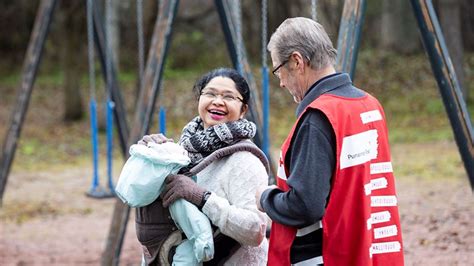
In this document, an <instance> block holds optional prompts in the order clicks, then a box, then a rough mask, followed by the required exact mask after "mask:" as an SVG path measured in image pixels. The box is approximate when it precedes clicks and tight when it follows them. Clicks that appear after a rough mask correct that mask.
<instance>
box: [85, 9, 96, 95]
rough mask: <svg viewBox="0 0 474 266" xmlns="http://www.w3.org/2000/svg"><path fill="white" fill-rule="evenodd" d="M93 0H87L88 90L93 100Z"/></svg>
mask: <svg viewBox="0 0 474 266" xmlns="http://www.w3.org/2000/svg"><path fill="white" fill-rule="evenodd" d="M93 5H94V2H93V0H87V48H88V57H89V91H90V97H91V99H93V100H95V97H96V95H95V64H94V29H93V16H92V10H93Z"/></svg>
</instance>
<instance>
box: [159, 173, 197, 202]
mask: <svg viewBox="0 0 474 266" xmlns="http://www.w3.org/2000/svg"><path fill="white" fill-rule="evenodd" d="M205 192H206V190H205V189H204V188H202V187H200V186H198V185H197V184H196V183H195V182H194V181H193V180H192V179H191V178H190V177H188V176H185V175H169V176H168V177H167V178H166V187H165V189H164V191H163V192H162V193H161V195H163V196H162V199H163V207H165V208H167V207H168V206H169V205H170V204H171V203H173V202H175V201H176V200H177V199H180V198H183V199H185V200H187V201H189V202H191V203H192V204H194V205H196V206H197V207H202V206H201V204H202V202H203V197H204V193H205Z"/></svg>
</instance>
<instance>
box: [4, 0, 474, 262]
mask: <svg viewBox="0 0 474 266" xmlns="http://www.w3.org/2000/svg"><path fill="white" fill-rule="evenodd" d="M56 3H57V0H42V1H41V3H40V6H39V8H38V12H37V16H36V20H35V24H34V28H33V31H32V33H31V37H30V42H29V45H28V50H27V53H26V57H25V60H24V64H23V71H22V80H21V85H20V86H19V89H18V91H19V93H18V97H17V100H16V105H15V107H14V110H13V115H12V119H11V123H10V127H9V130H8V132H7V135H6V138H5V140H4V143H3V147H2V160H1V168H0V205H1V202H2V198H3V193H4V191H5V187H6V184H7V177H8V174H9V172H10V168H11V164H12V162H13V158H14V154H15V150H16V146H17V142H18V139H19V136H20V133H21V129H22V125H23V122H24V118H25V115H26V111H27V109H28V104H29V100H30V97H31V92H32V89H33V85H34V81H35V78H36V74H37V71H38V67H39V63H40V61H41V55H42V51H43V48H44V43H45V40H46V36H47V33H48V31H49V25H50V23H51V20H52V16H53V13H54V8H55V6H56ZM178 3H179V1H178V0H163V1H162V2H161V5H160V9H159V15H158V18H157V21H156V24H155V29H154V33H153V39H152V44H151V47H150V52H149V55H148V62H147V64H146V69H145V73H144V77H143V82H142V85H141V89H140V96H139V100H138V104H137V108H136V110H135V116H134V119H133V123H132V125H133V126H132V127H131V128H132V130H130V127H129V125H128V123H127V120H126V115H125V105H124V102H123V97H122V95H121V92H120V89H119V86H118V82H117V76H116V70H115V69H114V67H113V64H112V71H111V74H110V75H111V77H110V78H111V81H112V86H111V92H110V93H111V97H112V99H113V101H114V102H115V109H114V118H115V121H116V124H117V127H118V133H119V141H120V147H121V152H122V155H123V157H124V158H127V156H128V153H127V148H128V146H129V145H130V144H132V143H135V142H136V141H137V140H138V139H139V138H140V137H141V136H142V135H144V134H146V133H147V132H148V130H149V125H150V122H151V120H152V115H153V109H154V103H155V102H156V99H157V96H158V91H159V89H160V83H161V81H162V73H163V67H164V62H165V59H166V56H167V50H168V46H169V43H170V40H171V33H172V24H173V20H174V17H175V15H176V10H177V7H178ZM411 4H412V8H413V12H414V14H415V16H416V18H417V22H418V27H419V29H420V32H421V35H422V39H423V43H424V46H425V50H426V52H427V55H428V57H429V59H430V62H431V66H432V69H433V72H434V75H435V77H436V80H437V82H438V87H439V89H440V92H441V95H442V97H443V102H444V104H445V107H446V111H447V113H448V117H449V119H450V122H451V125H452V128H453V131H454V137H455V140H456V143H457V145H458V148H459V151H460V153H461V157H462V159H463V162H464V166H465V168H466V172H467V174H468V177H469V180H470V184H471V187H472V188H474V133H473V129H472V125H471V122H470V117H469V113H468V112H467V108H466V104H465V101H464V99H463V97H462V94H461V90H460V84H459V82H458V81H457V78H456V74H455V72H454V68H453V66H452V63H451V60H450V57H449V53H448V51H447V48H446V45H445V42H444V38H443V35H442V32H441V28H440V26H439V23H438V20H437V16H436V13H435V12H434V8H433V5H432V2H431V1H430V0H411ZM215 5H216V8H217V10H218V13H219V17H220V19H221V24H222V28H223V31H224V35H225V39H226V42H227V47H228V49H229V53H230V56H231V59H232V63H233V64H234V67H236V68H237V66H238V65H239V64H240V65H241V66H242V69H243V74H244V76H245V77H246V79H247V80H248V81H249V84H250V87H251V88H256V87H257V86H256V84H255V81H254V80H253V78H252V75H251V71H250V66H249V64H248V62H247V60H246V55H245V49H243V50H242V51H243V53H242V54H241V55H240V56H237V48H236V43H237V42H236V38H237V36H236V32H235V26H233V25H234V24H232V18H231V16H230V13H229V12H230V4H229V1H227V0H215ZM365 9H366V1H365V0H346V2H345V4H344V9H343V14H342V18H341V24H340V28H339V39H338V42H337V46H338V59H337V70H338V71H343V72H347V73H349V74H350V75H351V77H354V73H355V66H356V61H357V52H358V47H359V43H360V33H361V28H362V25H363V19H364V13H365ZM100 21H101V20H100V14H99V13H97V12H94V34H95V40H96V48H97V50H98V52H99V58H100V62H101V67H102V70H103V71H102V72H103V73H107V71H106V69H105V68H106V64H105V41H104V36H105V34H104V28H103V25H102V24H101V22H100ZM103 76H104V78H106V74H104V75H103ZM254 99H255V100H254V102H252V103H250V105H251V108H250V110H251V112H250V117H251V119H252V118H253V120H254V121H255V122H256V123H257V125H258V126H259V127H260V125H261V122H260V121H261V119H260V117H261V116H260V114H259V110H261V109H260V108H259V104H258V102H257V101H256V99H257V98H255V97H254ZM261 141H262V137H261V136H260V135H257V138H256V142H257V144H258V145H259V146H260V144H261ZM129 212H130V208H128V206H126V205H124V204H123V203H122V202H121V201H120V200H117V201H116V204H115V208H114V213H113V217H112V223H111V226H110V230H109V236H108V239H107V245H106V249H105V251H104V253H103V254H102V265H118V264H119V259H120V252H121V247H122V244H123V238H124V235H125V229H126V224H127V221H128V217H129Z"/></svg>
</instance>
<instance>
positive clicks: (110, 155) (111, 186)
mask: <svg viewBox="0 0 474 266" xmlns="http://www.w3.org/2000/svg"><path fill="white" fill-rule="evenodd" d="M106 109H107V111H106V120H107V127H106V132H107V177H108V183H109V184H108V185H109V189H110V192H112V193H113V192H114V184H113V181H112V161H113V133H114V119H113V112H114V102H112V101H111V100H110V99H108V100H107V108H106Z"/></svg>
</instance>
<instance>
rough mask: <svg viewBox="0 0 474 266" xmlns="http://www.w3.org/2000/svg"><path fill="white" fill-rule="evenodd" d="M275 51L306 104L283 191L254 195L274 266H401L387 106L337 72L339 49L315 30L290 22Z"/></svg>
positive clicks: (284, 158)
mask: <svg viewBox="0 0 474 266" xmlns="http://www.w3.org/2000/svg"><path fill="white" fill-rule="evenodd" d="M267 48H268V50H269V52H270V54H271V58H272V62H273V66H274V70H273V74H275V75H276V76H277V77H278V78H279V79H280V86H281V87H282V88H286V89H287V90H288V91H289V92H290V94H291V95H292V96H293V98H294V100H295V101H296V102H297V103H298V104H299V105H298V107H297V110H296V115H297V120H296V122H295V124H294V126H293V128H292V130H291V132H290V134H289V135H288V137H287V139H286V141H285V142H284V143H283V146H282V149H281V157H280V162H279V168H278V174H277V186H271V187H265V188H262V189H260V190H259V191H258V192H257V194H256V200H257V204H258V205H259V209H260V210H262V211H265V212H266V213H267V214H268V216H269V217H270V218H271V219H272V221H273V223H272V228H271V234H270V246H269V257H268V265H272V266H273V265H290V264H292V265H318V264H323V263H324V265H403V251H402V238H401V228H400V221H399V215H398V207H397V198H396V195H395V184H394V177H393V173H392V165H391V159H390V151H389V145H388V137H387V128H386V124H385V116H384V112H383V109H382V107H381V106H380V104H379V103H378V101H377V100H376V99H375V98H374V97H372V96H371V95H369V94H367V93H366V92H364V91H362V90H359V89H357V88H355V87H354V86H353V85H352V81H351V80H350V77H349V75H347V74H345V73H336V71H335V69H334V63H335V59H336V50H335V49H334V48H333V46H332V43H331V41H330V39H329V37H328V35H327V33H326V32H325V31H324V29H323V27H322V26H321V25H320V24H318V23H317V22H315V21H313V20H311V19H307V18H291V19H287V20H285V21H284V22H283V23H282V24H281V25H280V26H279V27H278V29H277V30H276V32H275V33H274V34H273V35H272V37H271V39H270V42H269V43H268V46H267Z"/></svg>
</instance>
